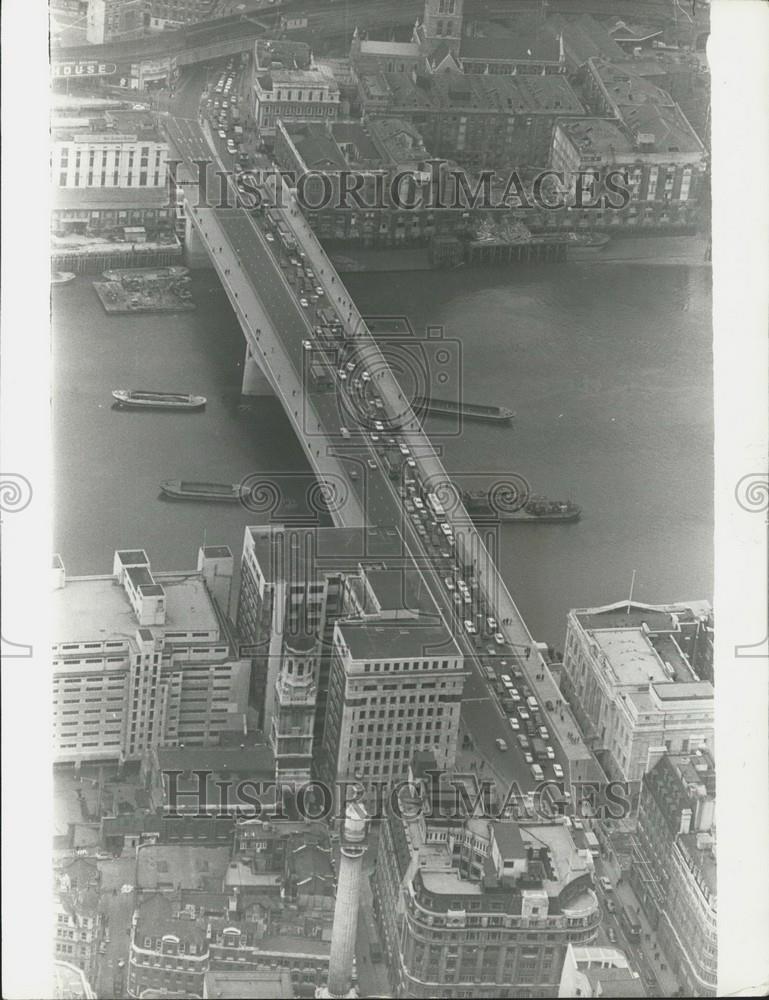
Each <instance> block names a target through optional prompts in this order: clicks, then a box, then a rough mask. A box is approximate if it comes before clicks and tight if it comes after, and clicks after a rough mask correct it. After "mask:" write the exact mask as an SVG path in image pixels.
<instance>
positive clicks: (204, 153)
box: [164, 117, 600, 788]
mask: <svg viewBox="0 0 769 1000" xmlns="http://www.w3.org/2000/svg"><path fill="white" fill-rule="evenodd" d="M164 120H165V124H166V130H167V133H168V137H169V141H170V143H171V145H172V146H173V147H174V148H175V150H176V152H177V154H178V157H179V159H180V160H181V161H182V162H183V165H184V167H183V168H184V170H185V171H186V172H187V174H188V176H189V177H190V178H195V177H196V176H197V171H198V166H199V164H200V162H201V161H208V162H211V161H213V162H214V163H216V164H217V167H216V169H218V170H224V169H225V168H224V166H223V164H222V163H221V161H220V160H219V158H218V153H217V151H216V146H215V144H214V141H213V138H212V136H211V135H210V132H209V131H208V127H207V125H205V124H203V122H202V120H199V119H192V118H186V119H185V118H179V117H167V118H165V119H164ZM276 185H281V189H280V190H278V188H277V186H276ZM182 190H183V192H184V195H183V196H184V200H185V211H186V214H187V219H188V225H189V226H190V227H192V229H194V236H193V233H192V232H190V234H189V235H190V240H189V242H190V244H194V243H195V242H197V244H198V247H199V249H200V248H202V249H204V250H205V253H206V254H207V255H208V257H209V258H210V261H211V262H212V263H213V266H214V267H215V269H216V271H217V273H218V275H219V277H220V279H221V281H222V285H223V287H224V288H225V290H226V293H227V295H228V298H229V301H230V302H231V304H232V307H233V309H234V311H235V313H236V315H237V317H238V320H239V322H240V326H241V328H242V330H243V334H244V337H245V341H246V351H245V364H244V376H243V392H244V393H245V394H262V393H267V392H272V393H275V395H277V396H278V398H279V399H280V400H281V402H282V404H283V407H284V409H285V411H286V413H287V415H288V417H289V419H290V420H291V423H292V425H293V427H294V430H295V432H296V435H297V437H298V439H299V441H300V442H301V444H302V447H303V449H304V451H305V454H306V455H307V458H308V460H309V462H310V464H311V466H312V467H313V469H314V471H315V473H316V475H317V476H318V478H319V480H320V481H321V483H322V484H323V483H325V484H326V489H327V491H328V494H329V500H330V502H329V505H328V506H329V511H330V513H331V515H332V517H333V519H334V521H335V523H336V524H337V525H339V526H354V525H362V524H364V523H369V524H372V523H373V524H377V525H382V526H389V525H394V526H396V527H398V528H399V530H400V533H401V535H402V538H403V545H404V547H405V551H404V559H407V560H408V561H409V564H413V565H414V566H415V567H416V568H417V570H418V572H419V573H420V575H421V577H422V580H423V581H424V584H425V586H426V588H427V590H428V591H429V593H430V594H431V596H432V599H433V601H434V603H435V606H436V607H437V608H438V609H439V612H440V614H441V616H442V617H443V619H444V621H445V623H446V624H447V626H448V627H449V628H450V629H451V631H452V632H453V634H454V635H455V636H456V639H457V642H458V643H459V645H460V647H461V648H462V650H463V653H464V655H465V658H466V664H467V666H468V670H469V672H470V675H469V677H468V680H467V684H466V687H465V694H464V703H463V708H462V723H463V727H464V729H465V731H466V732H468V733H469V734H470V735H471V736H472V738H473V740H474V742H475V745H476V747H477V748H478V749H479V750H480V751H481V752H482V753H483V755H484V757H485V758H486V760H487V761H489V762H490V766H491V768H492V770H493V771H494V773H495V775H496V776H497V778H498V779H499V780H500V781H501V782H509V781H511V780H515V781H517V782H518V784H519V785H520V786H521V787H522V788H530V787H532V785H533V779H532V777H531V774H530V773H529V768H528V766H526V765H525V762H524V761H523V758H522V756H521V755H520V754H519V751H518V747H517V745H515V744H514V746H513V748H512V753H500V752H499V751H498V750H497V748H496V746H495V740H496V739H497V738H502V739H505V741H506V742H507V743H513V742H514V741H513V740H512V738H511V737H512V733H511V729H510V725H509V723H508V721H507V718H506V717H505V716H504V714H503V713H502V710H501V708H500V707H499V705H498V703H497V702H496V700H495V699H494V698H493V696H492V695H491V692H490V690H489V687H488V681H487V679H486V677H485V674H484V670H483V665H482V663H481V656H483V655H484V654H483V652H482V651H481V650H479V648H477V647H476V645H475V643H474V641H473V637H472V636H471V635H468V634H466V632H465V630H464V628H463V627H462V623H461V619H462V618H463V617H465V615H464V614H461V613H458V612H457V611H456V608H455V607H454V603H453V601H452V594H451V593H449V592H447V588H446V586H445V584H444V582H443V581H444V578H445V577H446V576H447V575H448V574H449V573H450V572H452V571H453V570H454V569H455V568H456V566H457V565H459V567H460V568H461V571H462V572H463V573H464V574H466V575H468V576H469V575H472V576H473V577H474V579H475V581H476V593H479V594H480V597H479V601H478V606H481V605H482V606H483V608H484V614H486V615H490V616H493V617H494V618H496V620H497V622H498V623H499V626H500V631H501V632H502V634H503V636H504V639H505V643H504V645H503V646H501V647H499V648H498V650H497V653H498V655H499V656H502V657H507V658H508V661H509V662H510V661H512V662H515V663H517V665H518V666H519V668H520V669H521V670H522V671H523V673H524V675H525V676H526V678H527V682H528V686H529V687H530V689H531V691H532V692H533V693H534V694H535V696H536V697H537V700H538V701H539V703H540V705H541V706H542V710H543V714H544V715H545V716H546V718H547V723H548V728H549V729H550V730H551V732H552V733H554V734H555V736H556V742H557V743H558V744H559V745H560V748H561V752H560V754H559V759H560V760H561V761H562V763H563V764H564V765H565V767H564V770H565V772H566V774H567V776H569V777H571V779H572V780H573V781H582V780H598V778H599V775H600V770H599V769H598V767H597V764H596V762H595V760H594V758H593V756H592V754H590V753H589V751H588V750H587V748H586V747H585V745H584V743H583V742H582V741H581V738H580V737H579V728H578V725H577V722H576V720H575V719H574V717H573V716H572V714H571V711H570V709H569V708H568V706H567V705H565V703H563V699H562V697H561V695H560V692H559V690H558V686H557V684H556V683H555V681H554V679H553V677H552V675H551V673H550V671H549V669H548V666H547V664H546V663H545V661H544V660H543V659H542V656H541V654H540V652H539V651H538V649H537V646H536V644H535V641H534V639H533V637H532V636H531V635H530V633H529V630H528V629H527V627H526V624H525V622H524V621H523V618H522V617H521V615H520V612H519V611H518V608H517V607H516V604H515V602H514V600H513V598H512V597H511V595H510V593H509V592H508V589H507V587H506V586H505V583H504V581H503V580H502V578H501V576H500V574H499V572H498V571H497V568H496V565H495V563H494V557H493V549H492V551H490V550H489V548H488V547H487V545H486V544H485V542H484V540H483V539H482V538H481V536H480V534H479V532H478V530H477V529H476V527H475V526H474V525H473V522H472V521H471V519H470V517H469V516H468V514H467V512H466V510H465V508H464V507H463V505H462V503H461V501H460V500H459V498H458V497H456V496H453V497H451V503H450V504H449V505H448V509H447V518H448V521H449V523H450V524H451V527H452V529H453V536H454V543H453V545H454V548H453V551H452V549H451V548H450V547H449V545H448V543H441V544H440V545H436V544H435V541H434V540H432V539H431V538H430V537H429V536H428V537H423V536H420V534H419V533H418V532H417V530H416V529H415V526H414V524H413V523H412V520H411V519H410V518H409V517H408V516H407V514H406V512H405V509H404V502H403V497H402V495H401V492H400V490H401V489H402V487H403V480H402V479H400V481H394V480H393V479H392V478H391V476H390V475H389V469H388V463H387V456H386V454H383V451H382V445H381V443H375V442H374V441H373V440H372V436H371V432H372V431H374V430H377V431H382V430H383V431H384V434H383V436H384V437H386V436H387V434H388V431H389V432H390V433H392V434H397V435H398V437H399V438H400V440H401V441H402V442H404V443H405V445H406V447H407V448H408V450H409V452H410V455H411V457H412V459H413V465H414V468H413V469H411V470H410V472H411V474H412V476H413V478H414V480H415V481H416V482H417V483H418V484H419V486H420V488H421V490H422V491H429V490H433V491H436V492H438V493H439V494H441V495H443V496H444V497H445V496H447V495H449V496H450V494H451V486H450V479H449V476H448V475H447V473H446V472H445V470H444V468H443V465H442V464H441V462H440V459H439V457H438V455H437V454H436V451H435V449H434V448H433V445H432V444H431V442H430V440H429V438H428V437H427V435H426V434H425V433H424V431H423V429H422V426H421V424H420V422H419V420H418V419H417V417H416V415H415V414H414V412H413V410H412V409H411V406H410V402H409V400H408V399H407V398H406V396H405V395H404V392H403V389H402V388H401V386H400V385H399V383H398V381H397V379H396V377H395V374H394V373H393V371H392V367H391V364H390V363H389V362H388V361H387V359H386V357H385V356H384V354H383V353H382V350H381V349H380V346H379V345H378V344H377V342H376V341H375V340H374V339H373V337H372V336H371V333H370V331H369V329H368V327H367V325H366V323H365V322H364V319H363V317H362V316H361V315H360V313H359V312H358V309H357V307H356V305H355V303H354V302H353V300H352V298H351V296H350V294H349V292H348V291H347V289H346V288H345V286H344V284H343V282H342V280H341V279H340V277H339V275H338V274H337V272H336V270H335V269H334V266H333V264H332V263H331V261H330V259H329V258H328V256H327V255H326V253H325V252H324V250H323V248H322V246H321V245H320V243H319V241H318V239H317V237H316V236H315V234H314V233H313V231H312V230H311V228H310V227H309V225H308V223H307V222H306V220H305V218H304V216H303V214H302V212H301V211H300V209H299V207H298V205H297V203H296V199H295V194H294V192H292V191H290V190H288V189H287V188H286V187H285V185H284V182H283V180H282V179H280V178H277V177H276V176H274V175H273V176H271V177H270V178H269V179H268V180H267V181H266V188H265V191H266V193H267V194H268V196H269V197H268V200H269V202H271V203H274V204H275V205H276V206H277V207H275V208H272V209H270V214H272V215H273V216H274V215H275V213H277V216H278V217H279V219H280V222H281V227H282V228H283V229H284V230H285V231H286V232H287V233H288V234H290V237H292V238H293V240H294V241H295V243H296V246H297V247H298V248H300V249H301V251H302V252H303V254H304V255H305V262H306V263H307V264H309V266H310V267H311V268H312V270H313V272H314V278H313V282H314V283H315V284H317V285H318V286H319V287H320V288H321V289H322V291H323V296H322V297H321V300H320V302H319V303H318V305H317V307H316V306H315V305H314V304H311V303H310V302H309V301H308V300H307V299H305V300H304V304H303V303H302V301H301V293H299V292H298V291H297V290H296V289H295V288H294V287H293V285H292V284H291V282H290V281H289V279H288V277H287V275H286V274H285V273H284V267H285V266H287V264H288V261H287V259H286V260H282V258H283V257H286V258H287V257H288V256H289V255H288V254H286V253H284V251H283V249H282V248H281V247H280V245H279V242H278V241H276V240H275V238H274V236H272V233H271V229H270V227H269V226H268V224H267V222H266V218H265V213H264V212H255V211H249V210H247V209H245V208H238V207H224V206H223V205H222V204H220V205H219V206H216V207H213V206H206V205H201V204H196V203H195V198H194V197H191V196H190V195H191V193H192V191H193V190H196V189H194V188H192V187H189V186H184V187H183V188H182ZM217 193H218V188H217ZM236 195H237V192H236V190H235V187H234V185H231V187H230V195H229V196H230V199H231V202H230V204H231V205H233V206H234V205H235V202H236ZM268 236H269V238H268ZM282 263H283V265H284V266H281V264H282ZM324 304H325V305H324ZM321 308H323V309H324V312H323V314H322V317H323V318H325V319H326V320H327V319H328V315H329V313H333V323H332V324H328V323H327V322H325V323H323V322H322V321H321V319H319V318H318V312H319V310H320V309H321ZM330 327H331V328H330ZM333 328H337V336H335V334H334V332H332V331H333ZM339 331H341V333H342V336H341V337H339V336H338V332H339ZM313 358H327V359H328V360H329V362H330V363H329V365H328V371H329V374H330V376H331V378H332V381H333V382H335V383H336V384H334V385H333V391H331V392H326V393H322V392H321V393H316V392H311V391H308V385H309V379H308V368H309V365H310V363H311V361H312V359H313ZM351 359H352V360H351ZM343 365H344V366H349V367H350V368H351V371H350V373H349V378H345V379H342V378H341V375H340V371H339V369H340V368H342V367H343ZM364 370H366V371H367V372H368V373H369V374H370V377H371V379H372V383H371V384H372V385H373V386H375V389H374V390H373V392H371V393H369V394H368V396H367V397H366V399H365V402H361V397H360V396H359V395H356V392H355V383H356V381H357V379H356V375H358V376H360V375H361V374H362V372H363V371H364ZM377 400H378V402H377ZM377 420H378V421H379V422H380V424H379V426H378V427H377V425H376V421H377ZM396 428H397V430H396ZM452 623H456V624H452ZM547 703H551V704H552V705H553V706H557V707H556V710H555V711H553V712H546V711H545V706H546V704H547Z"/></svg>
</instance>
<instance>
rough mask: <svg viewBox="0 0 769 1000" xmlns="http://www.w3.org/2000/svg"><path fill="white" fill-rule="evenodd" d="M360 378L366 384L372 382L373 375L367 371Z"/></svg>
mask: <svg viewBox="0 0 769 1000" xmlns="http://www.w3.org/2000/svg"><path fill="white" fill-rule="evenodd" d="M360 377H361V378H362V379H363V381H364V382H370V381H371V375H370V373H369V372H367V371H363V372H361V376H360Z"/></svg>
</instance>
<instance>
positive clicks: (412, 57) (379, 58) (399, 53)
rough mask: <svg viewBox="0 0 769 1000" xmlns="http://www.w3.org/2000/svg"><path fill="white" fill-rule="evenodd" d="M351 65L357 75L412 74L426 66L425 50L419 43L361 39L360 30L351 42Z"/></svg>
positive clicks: (356, 30) (355, 32)
mask: <svg viewBox="0 0 769 1000" xmlns="http://www.w3.org/2000/svg"><path fill="white" fill-rule="evenodd" d="M350 65H351V66H352V68H353V70H354V71H355V72H356V73H377V72H379V71H380V70H381V71H382V72H383V73H411V71H412V70H414V69H418V70H421V69H422V68H423V67H424V65H425V55H424V48H423V46H422V45H421V44H420V42H419V41H416V40H414V39H412V40H411V41H408V42H393V41H376V40H374V39H368V38H361V36H360V34H359V32H358V29H357V28H356V29H355V31H354V32H353V36H352V41H351V42H350Z"/></svg>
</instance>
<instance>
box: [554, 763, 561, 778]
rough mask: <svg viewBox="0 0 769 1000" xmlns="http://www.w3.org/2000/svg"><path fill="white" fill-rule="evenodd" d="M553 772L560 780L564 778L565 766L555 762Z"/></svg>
mask: <svg viewBox="0 0 769 1000" xmlns="http://www.w3.org/2000/svg"><path fill="white" fill-rule="evenodd" d="M553 774H554V775H555V776H556V778H557V779H558V780H559V781H561V780H563V768H562V767H561V765H560V764H553Z"/></svg>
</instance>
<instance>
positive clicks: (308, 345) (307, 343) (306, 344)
mask: <svg viewBox="0 0 769 1000" xmlns="http://www.w3.org/2000/svg"><path fill="white" fill-rule="evenodd" d="M302 347H303V348H304V349H305V351H311V350H312V341H311V340H303V341H302Z"/></svg>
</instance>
